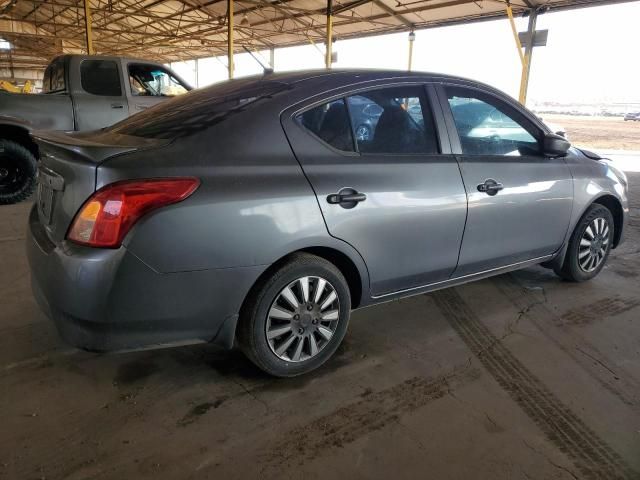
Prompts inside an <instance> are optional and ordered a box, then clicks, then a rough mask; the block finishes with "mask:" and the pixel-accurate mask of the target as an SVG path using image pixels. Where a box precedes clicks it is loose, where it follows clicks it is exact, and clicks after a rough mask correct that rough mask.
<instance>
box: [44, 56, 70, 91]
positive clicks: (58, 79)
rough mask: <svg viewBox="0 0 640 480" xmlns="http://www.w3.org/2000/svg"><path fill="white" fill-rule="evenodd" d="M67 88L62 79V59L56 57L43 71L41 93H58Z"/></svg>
mask: <svg viewBox="0 0 640 480" xmlns="http://www.w3.org/2000/svg"><path fill="white" fill-rule="evenodd" d="M66 89H67V87H66V83H65V80H64V60H63V59H61V58H58V59H56V60H54V61H53V62H51V64H50V65H49V66H48V67H47V69H46V70H45V71H44V78H43V79H42V93H58V92H64V91H65V90H66Z"/></svg>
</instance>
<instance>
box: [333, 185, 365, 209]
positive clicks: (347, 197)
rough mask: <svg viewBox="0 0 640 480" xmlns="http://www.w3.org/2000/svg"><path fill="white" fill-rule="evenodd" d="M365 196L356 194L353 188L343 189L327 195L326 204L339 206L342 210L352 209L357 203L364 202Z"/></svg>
mask: <svg viewBox="0 0 640 480" xmlns="http://www.w3.org/2000/svg"><path fill="white" fill-rule="evenodd" d="M366 199H367V195H366V194H364V193H360V192H357V191H356V190H354V189H353V188H343V189H342V190H340V191H339V192H338V193H332V194H330V195H327V203H330V204H331V205H336V204H338V205H340V206H341V207H343V208H353V207H355V206H356V205H357V204H358V203H360V202H364V201H365V200H366Z"/></svg>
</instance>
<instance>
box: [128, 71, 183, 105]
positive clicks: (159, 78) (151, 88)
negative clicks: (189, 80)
mask: <svg viewBox="0 0 640 480" xmlns="http://www.w3.org/2000/svg"><path fill="white" fill-rule="evenodd" d="M129 85H130V87H131V94H132V95H134V96H145V97H175V96H176V95H182V94H183V93H187V92H188V89H187V87H186V86H185V85H183V84H182V83H181V82H180V81H179V80H178V79H177V78H175V77H174V76H173V75H171V74H170V73H169V72H167V71H166V70H164V69H162V68H160V67H158V66H157V65H143V64H131V65H129Z"/></svg>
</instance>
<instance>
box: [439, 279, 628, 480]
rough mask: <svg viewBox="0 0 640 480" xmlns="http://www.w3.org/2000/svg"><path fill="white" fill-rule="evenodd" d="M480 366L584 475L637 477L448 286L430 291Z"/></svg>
mask: <svg viewBox="0 0 640 480" xmlns="http://www.w3.org/2000/svg"><path fill="white" fill-rule="evenodd" d="M431 297H432V298H433V299H434V301H435V303H436V305H437V306H438V308H439V309H440V310H441V312H442V313H443V314H444V316H445V318H446V319H447V320H448V321H449V323H450V324H451V326H452V327H453V328H454V330H455V331H456V332H457V333H458V335H460V337H461V338H462V340H463V341H464V342H465V343H466V344H467V346H468V347H469V349H470V350H471V351H472V352H473V354H474V355H475V356H476V357H477V358H478V360H480V362H481V363H482V365H483V366H484V367H485V369H486V370H487V371H488V372H489V373H490V374H491V376H492V377H493V378H494V379H495V380H496V381H497V382H498V384H499V385H500V386H501V387H502V388H503V389H504V390H505V391H506V392H507V393H508V394H509V396H510V397H511V398H512V399H513V400H514V401H515V402H516V403H517V404H518V405H519V406H520V408H522V410H523V411H524V412H525V413H526V414H527V416H528V417H529V418H530V419H531V420H532V421H533V422H535V424H536V425H537V426H538V427H539V428H540V429H541V430H542V432H543V433H544V434H545V436H546V437H547V439H548V440H549V441H550V442H551V443H552V444H553V445H555V446H556V447H557V448H558V449H559V450H560V451H561V452H563V453H564V454H565V455H567V457H568V458H569V459H571V461H572V462H573V464H574V466H575V467H576V469H577V470H579V472H580V474H581V478H585V479H608V480H609V479H611V480H612V479H620V480H626V479H637V478H638V474H637V473H636V472H634V471H633V470H631V468H630V467H629V466H628V465H627V464H626V462H625V461H624V460H623V459H622V457H620V455H618V454H617V453H616V452H614V451H613V449H612V448H611V447H609V445H607V443H606V442H605V441H604V440H602V439H601V438H600V437H599V436H598V435H597V434H596V433H595V432H594V431H593V430H592V429H590V428H589V427H588V426H587V425H586V424H585V423H584V422H583V421H582V420H581V419H580V418H578V416H577V415H576V414H575V413H573V412H572V411H571V409H570V408H569V407H567V406H566V405H565V404H564V403H563V402H562V401H561V400H560V399H559V398H558V397H557V396H556V395H555V394H554V393H553V392H551V391H550V390H549V389H548V388H547V387H546V386H545V385H544V384H543V383H542V382H541V381H540V379H538V377H536V376H535V375H534V374H533V373H532V372H531V371H529V369H528V368H527V367H526V366H525V365H524V364H522V363H521V362H520V361H519V360H518V359H517V358H516V357H515V356H514V355H513V354H512V353H511V352H510V351H509V350H508V349H507V348H506V346H505V345H504V343H503V342H502V341H501V340H500V339H499V338H498V337H496V336H495V335H494V334H493V333H491V331H490V330H489V329H488V328H487V327H486V326H485V325H484V324H483V323H482V322H481V321H480V319H479V318H478V316H477V315H476V314H475V312H474V311H473V310H472V309H471V308H470V307H469V306H468V305H467V304H466V302H465V301H464V300H463V298H462V297H461V296H460V294H459V293H458V292H457V291H456V290H455V289H453V288H450V289H447V290H442V291H439V292H435V293H433V294H431Z"/></svg>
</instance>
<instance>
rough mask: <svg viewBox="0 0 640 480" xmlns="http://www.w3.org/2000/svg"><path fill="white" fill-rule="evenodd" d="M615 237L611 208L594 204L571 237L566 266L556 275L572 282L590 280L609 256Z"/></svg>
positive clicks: (565, 261)
mask: <svg viewBox="0 0 640 480" xmlns="http://www.w3.org/2000/svg"><path fill="white" fill-rule="evenodd" d="M613 234H614V222H613V215H612V214H611V212H610V211H609V209H608V208H607V207H605V206H603V205H598V204H593V205H591V206H590V207H589V208H588V209H587V211H586V213H585V214H584V215H583V216H582V218H581V219H580V221H579V222H578V224H577V225H576V228H575V229H574V231H573V233H572V234H571V239H570V240H569V247H568V248H567V254H566V257H565V259H564V263H563V265H562V267H561V268H560V269H559V270H556V273H557V274H558V275H560V276H561V277H562V278H564V279H566V280H569V281H572V282H584V281H586V280H591V279H592V278H593V277H595V276H596V275H598V273H600V270H602V268H603V267H604V264H605V262H606V261H607V258H608V257H609V252H610V251H611V247H612V243H613Z"/></svg>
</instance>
